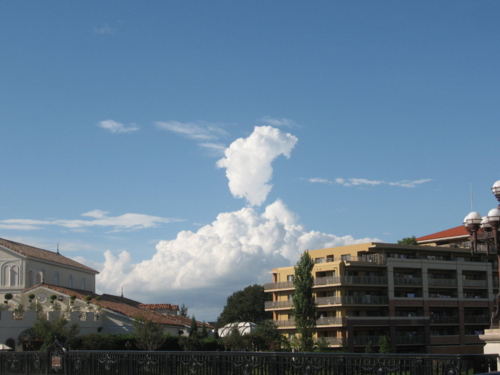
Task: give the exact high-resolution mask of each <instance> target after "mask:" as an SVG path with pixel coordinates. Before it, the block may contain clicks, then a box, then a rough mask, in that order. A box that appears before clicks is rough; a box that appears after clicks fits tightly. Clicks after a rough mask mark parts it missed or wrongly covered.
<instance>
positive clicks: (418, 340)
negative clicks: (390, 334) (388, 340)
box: [394, 334, 425, 345]
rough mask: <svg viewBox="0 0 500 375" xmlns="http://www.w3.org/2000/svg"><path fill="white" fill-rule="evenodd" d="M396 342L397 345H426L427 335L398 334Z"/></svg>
mask: <svg viewBox="0 0 500 375" xmlns="http://www.w3.org/2000/svg"><path fill="white" fill-rule="evenodd" d="M394 343H395V344H396V345H424V344H425V336H424V335H413V334H408V335H401V336H396V337H395V340H394Z"/></svg>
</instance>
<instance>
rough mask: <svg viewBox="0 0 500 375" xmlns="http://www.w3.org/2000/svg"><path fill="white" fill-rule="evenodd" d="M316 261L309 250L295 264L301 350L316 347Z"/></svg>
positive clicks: (296, 315)
mask: <svg viewBox="0 0 500 375" xmlns="http://www.w3.org/2000/svg"><path fill="white" fill-rule="evenodd" d="M313 267H314V261H313V260H312V259H311V256H310V255H309V252H307V251H304V254H302V256H301V257H300V259H299V260H298V262H297V264H296V266H295V268H294V269H295V274H294V279H293V285H294V286H295V293H294V295H293V315H294V318H295V326H296V327H297V332H298V334H299V335H300V337H299V340H300V350H301V351H303V352H312V351H313V348H314V340H313V335H314V332H315V331H316V319H317V315H318V313H317V310H316V301H315V299H314V295H313V286H314V279H313V275H312V269H313Z"/></svg>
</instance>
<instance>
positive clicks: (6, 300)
mask: <svg viewBox="0 0 500 375" xmlns="http://www.w3.org/2000/svg"><path fill="white" fill-rule="evenodd" d="M4 298H5V301H4V303H5V304H6V305H7V307H8V305H9V301H10V300H11V299H12V298H14V296H13V295H12V293H7V294H6V295H5V297H4Z"/></svg>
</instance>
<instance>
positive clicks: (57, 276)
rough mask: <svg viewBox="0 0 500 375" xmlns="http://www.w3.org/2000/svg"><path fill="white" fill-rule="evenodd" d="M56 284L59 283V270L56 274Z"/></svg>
mask: <svg viewBox="0 0 500 375" xmlns="http://www.w3.org/2000/svg"><path fill="white" fill-rule="evenodd" d="M54 285H59V272H56V274H55V275H54Z"/></svg>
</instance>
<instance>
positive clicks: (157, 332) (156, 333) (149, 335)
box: [133, 315, 165, 350]
mask: <svg viewBox="0 0 500 375" xmlns="http://www.w3.org/2000/svg"><path fill="white" fill-rule="evenodd" d="M133 325H134V333H133V337H134V339H135V343H136V345H137V346H138V347H139V348H140V349H142V350H156V349H158V348H159V347H160V346H162V345H163V342H164V341H165V336H164V334H163V326H162V325H161V324H157V323H153V321H152V320H151V319H147V318H145V317H144V316H142V315H137V316H135V317H134V322H133Z"/></svg>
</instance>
